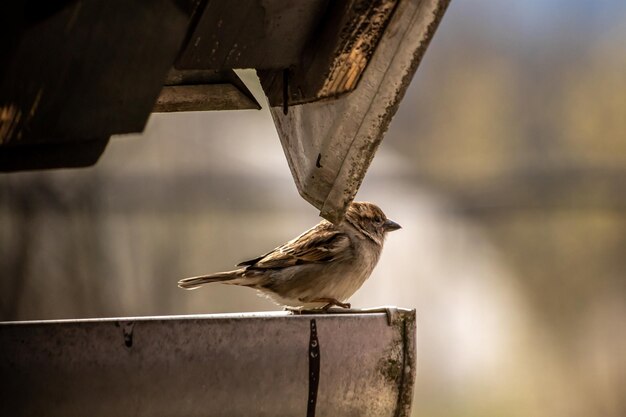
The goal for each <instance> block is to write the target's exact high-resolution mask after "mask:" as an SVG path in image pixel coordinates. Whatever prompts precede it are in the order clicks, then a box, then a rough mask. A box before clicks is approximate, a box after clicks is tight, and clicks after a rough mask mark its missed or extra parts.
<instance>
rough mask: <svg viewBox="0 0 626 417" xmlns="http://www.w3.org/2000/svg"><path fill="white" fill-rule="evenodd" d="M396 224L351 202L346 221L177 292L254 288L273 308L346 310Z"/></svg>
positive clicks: (371, 207)
mask: <svg viewBox="0 0 626 417" xmlns="http://www.w3.org/2000/svg"><path fill="white" fill-rule="evenodd" d="M397 229H400V225H399V224H398V223H396V222H394V221H392V220H389V219H387V217H386V216H385V213H383V211H382V210H381V209H380V208H378V206H376V205H375V204H372V203H367V202H353V203H352V204H350V207H349V208H348V211H347V213H346V217H345V221H343V222H342V223H340V224H339V225H335V224H333V223H331V222H329V221H326V220H322V221H321V222H320V223H319V224H318V225H317V226H315V227H313V228H311V229H309V230H307V231H306V232H304V233H303V234H301V235H300V236H298V237H296V238H295V239H293V240H290V241H289V242H287V243H285V244H284V245H282V246H279V247H277V248H276V249H274V250H273V251H271V252H268V253H266V254H265V255H262V256H259V257H258V258H254V259H250V260H249V261H244V262H241V263H240V264H238V265H237V266H239V267H241V268H239V269H235V270H233V271H228V272H218V273H215V274H211V275H203V276H198V277H191V278H185V279H182V280H180V281H178V286H179V287H181V288H185V289H189V290H193V289H196V288H198V287H199V286H201V285H203V284H208V283H212V282H220V283H222V284H230V285H241V286H244V287H250V288H254V289H256V290H258V291H260V292H262V293H263V294H265V295H267V296H268V297H269V298H271V299H272V300H273V301H274V302H276V303H277V304H280V305H283V306H287V307H292V308H304V309H317V308H324V309H328V308H330V307H332V306H334V305H336V306H340V307H344V308H350V304H349V303H346V300H347V299H348V298H350V296H352V294H354V292H355V291H356V290H358V289H359V288H360V287H361V285H363V283H364V282H365V280H366V279H367V278H368V277H369V276H370V274H371V273H372V270H373V269H374V267H375V266H376V263H377V262H378V258H379V257H380V253H381V251H382V248H383V243H384V241H385V235H386V233H387V232H390V231H393V230H397Z"/></svg>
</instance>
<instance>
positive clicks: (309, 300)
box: [285, 297, 350, 314]
mask: <svg viewBox="0 0 626 417" xmlns="http://www.w3.org/2000/svg"><path fill="white" fill-rule="evenodd" d="M300 301H302V302H303V303H325V305H324V306H323V307H322V308H316V309H303V308H290V307H285V310H287V311H290V312H291V313H292V314H319V313H328V310H330V308H331V307H333V306H338V307H341V308H344V309H349V308H350V303H342V302H341V301H339V300H337V299H336V298H330V297H322V298H306V299H304V298H300Z"/></svg>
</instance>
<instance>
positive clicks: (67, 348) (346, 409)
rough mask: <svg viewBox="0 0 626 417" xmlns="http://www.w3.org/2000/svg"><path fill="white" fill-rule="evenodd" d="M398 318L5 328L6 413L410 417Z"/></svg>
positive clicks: (0, 401)
mask: <svg viewBox="0 0 626 417" xmlns="http://www.w3.org/2000/svg"><path fill="white" fill-rule="evenodd" d="M393 311H394V314H391V315H388V314H385V313H384V312H371V313H368V312H355V313H353V312H351V313H346V314H313V315H291V314H288V313H249V314H225V315H202V316H170V317H144V318H112V319H87V320H65V321H37V322H13V323H0V374H1V375H2V379H3V386H4V389H2V390H0V415H12V416H26V415H47V416H85V415H89V416H105V415H106V416H111V415H133V416H171V415H177V416H200V415H202V416H278V415H280V416H304V415H307V416H314V415H316V414H317V415H319V416H330V415H332V416H354V415H376V416H408V415H409V413H410V405H411V398H412V391H413V383H414V376H415V311H414V310H400V309H397V310H393ZM389 318H391V320H389Z"/></svg>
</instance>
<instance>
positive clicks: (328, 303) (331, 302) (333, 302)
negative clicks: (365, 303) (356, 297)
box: [311, 297, 351, 312]
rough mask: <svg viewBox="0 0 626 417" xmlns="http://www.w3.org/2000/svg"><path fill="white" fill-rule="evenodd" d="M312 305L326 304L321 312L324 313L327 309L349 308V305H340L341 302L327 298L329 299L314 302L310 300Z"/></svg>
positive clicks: (317, 299)
mask: <svg viewBox="0 0 626 417" xmlns="http://www.w3.org/2000/svg"><path fill="white" fill-rule="evenodd" d="M311 302H312V303H326V305H325V306H324V307H322V310H323V311H324V312H326V311H328V309H330V308H331V307H332V306H337V307H341V308H350V307H351V305H350V303H342V302H341V301H339V300H337V299H335V298H329V297H324V298H316V299H315V300H311Z"/></svg>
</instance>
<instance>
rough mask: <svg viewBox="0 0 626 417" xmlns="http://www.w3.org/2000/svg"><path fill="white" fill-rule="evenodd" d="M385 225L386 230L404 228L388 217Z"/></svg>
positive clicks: (391, 230)
mask: <svg viewBox="0 0 626 417" xmlns="http://www.w3.org/2000/svg"><path fill="white" fill-rule="evenodd" d="M383 226H384V228H385V232H393V231H394V230H398V229H402V226H400V225H399V224H398V223H396V222H394V221H393V220H389V219H387V221H386V222H385V224H384V225H383Z"/></svg>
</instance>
